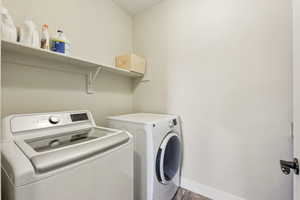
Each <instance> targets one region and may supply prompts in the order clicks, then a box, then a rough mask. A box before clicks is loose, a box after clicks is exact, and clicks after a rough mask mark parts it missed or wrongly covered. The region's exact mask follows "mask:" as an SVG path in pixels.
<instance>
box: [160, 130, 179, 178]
mask: <svg viewBox="0 0 300 200" xmlns="http://www.w3.org/2000/svg"><path fill="white" fill-rule="evenodd" d="M180 147H181V145H180V139H179V137H178V135H177V134H175V133H169V134H168V135H167V136H166V137H165V138H164V140H163V142H162V143H161V146H160V148H159V150H158V153H157V157H156V175H157V179H158V180H159V181H160V182H161V183H163V184H167V183H168V182H169V181H171V180H172V179H173V178H174V176H175V175H176V174H177V172H178V169H179V167H180V160H181V153H180V152H181V148H180Z"/></svg>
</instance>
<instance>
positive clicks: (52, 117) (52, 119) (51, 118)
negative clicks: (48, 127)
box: [49, 116, 60, 124]
mask: <svg viewBox="0 0 300 200" xmlns="http://www.w3.org/2000/svg"><path fill="white" fill-rule="evenodd" d="M59 121H60V120H59V118H58V117H55V116H51V117H49V122H50V123H51V124H58V123H59Z"/></svg>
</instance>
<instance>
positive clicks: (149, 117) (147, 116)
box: [108, 113, 178, 124]
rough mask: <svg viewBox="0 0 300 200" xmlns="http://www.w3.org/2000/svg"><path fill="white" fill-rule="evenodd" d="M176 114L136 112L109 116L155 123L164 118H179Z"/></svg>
mask: <svg viewBox="0 0 300 200" xmlns="http://www.w3.org/2000/svg"><path fill="white" fill-rule="evenodd" d="M177 117H178V116H176V115H164V114H152V113H135V114H129V115H119V116H112V117H108V120H117V121H124V122H132V123H142V124H153V123H157V122H160V121H162V120H172V119H175V118H177Z"/></svg>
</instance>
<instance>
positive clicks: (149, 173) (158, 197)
mask: <svg viewBox="0 0 300 200" xmlns="http://www.w3.org/2000/svg"><path fill="white" fill-rule="evenodd" d="M108 126H109V127H111V128H117V129H123V130H126V131H128V132H130V133H131V134H132V135H133V136H134V151H135V153H134V154H135V155H134V180H135V183H134V197H135V198H134V199H135V200H172V199H173V197H174V195H175V194H176V191H177V189H178V187H179V184H180V169H181V161H182V140H181V123H180V118H179V117H178V116H176V115H161V114H149V113H138V114H129V115H121V116H114V117H109V118H108Z"/></svg>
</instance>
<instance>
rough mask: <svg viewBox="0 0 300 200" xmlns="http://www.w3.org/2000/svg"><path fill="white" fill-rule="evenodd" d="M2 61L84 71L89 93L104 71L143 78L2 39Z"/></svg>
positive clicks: (136, 74) (131, 73)
mask: <svg viewBox="0 0 300 200" xmlns="http://www.w3.org/2000/svg"><path fill="white" fill-rule="evenodd" d="M1 54H2V62H8V63H14V64H20V65H27V66H32V67H39V68H41V67H44V68H49V69H53V70H59V71H67V72H75V73H82V74H84V75H86V77H87V93H89V94H90V93H94V91H93V89H92V88H93V84H94V82H95V80H96V78H97V75H98V74H99V73H100V72H102V71H108V72H111V73H116V74H119V75H122V76H127V77H130V78H133V79H135V78H142V77H143V74H140V73H135V72H130V71H128V70H124V69H120V68H117V67H114V66H109V65H104V64H99V63H97V62H92V61H88V60H85V59H82V58H78V57H73V56H66V55H64V54H60V53H56V52H53V51H48V50H44V49H40V48H34V47H30V46H26V45H23V44H20V43H17V42H9V41H4V40H2V41H1Z"/></svg>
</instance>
